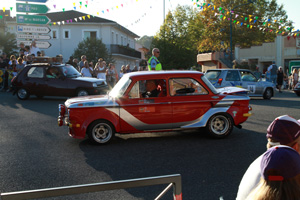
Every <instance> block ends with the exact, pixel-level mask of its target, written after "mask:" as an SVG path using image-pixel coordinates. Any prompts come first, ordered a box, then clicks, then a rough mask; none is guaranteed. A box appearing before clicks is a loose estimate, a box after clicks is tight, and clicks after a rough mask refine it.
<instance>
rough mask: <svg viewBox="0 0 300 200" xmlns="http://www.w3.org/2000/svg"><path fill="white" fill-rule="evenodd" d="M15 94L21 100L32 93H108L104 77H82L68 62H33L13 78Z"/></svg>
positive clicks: (83, 94)
mask: <svg viewBox="0 0 300 200" xmlns="http://www.w3.org/2000/svg"><path fill="white" fill-rule="evenodd" d="M12 90H13V94H17V97H18V98H19V99H21V100H25V99H28V98H29V96H30V95H36V96H37V97H38V98H42V97H43V96H66V97H74V96H87V95H97V94H105V93H107V90H108V87H107V83H106V81H105V80H103V79H96V78H88V77H82V75H81V74H80V73H79V72H78V71H77V70H76V69H75V68H74V67H73V66H71V65H68V64H49V63H33V64H29V65H26V66H25V67H24V69H22V71H21V72H20V73H19V74H18V75H17V76H16V77H15V78H14V79H13V80H12Z"/></svg>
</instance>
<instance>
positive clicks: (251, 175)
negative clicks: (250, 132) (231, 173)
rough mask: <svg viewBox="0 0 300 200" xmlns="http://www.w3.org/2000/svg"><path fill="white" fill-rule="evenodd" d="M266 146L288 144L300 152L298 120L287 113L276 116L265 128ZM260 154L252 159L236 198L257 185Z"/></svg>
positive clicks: (239, 197) (242, 197) (242, 198)
mask: <svg viewBox="0 0 300 200" xmlns="http://www.w3.org/2000/svg"><path fill="white" fill-rule="evenodd" d="M267 139H268V143H267V148H268V149H269V148H271V147H273V146H278V145H286V146H290V147H292V148H293V149H295V150H296V151H298V153H299V154H300V120H298V121H297V120H296V119H294V118H292V117H290V116H288V115H282V116H279V117H277V118H276V119H275V120H274V121H273V122H272V123H271V124H270V125H269V127H268V129H267ZM262 156H263V155H261V156H259V157H258V158H257V159H256V160H254V161H253V162H252V163H251V165H250V166H249V168H248V169H247V171H246V173H245V174H244V176H243V178H242V180H241V183H240V185H239V189H238V193H237V197H236V200H244V199H246V197H247V196H248V195H249V193H250V192H251V191H252V189H253V188H255V187H256V186H257V184H258V183H259V180H260V178H261V175H260V163H261V160H262Z"/></svg>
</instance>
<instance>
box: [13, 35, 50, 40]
mask: <svg viewBox="0 0 300 200" xmlns="http://www.w3.org/2000/svg"><path fill="white" fill-rule="evenodd" d="M17 38H18V39H30V40H50V39H51V36H50V35H25V34H17Z"/></svg>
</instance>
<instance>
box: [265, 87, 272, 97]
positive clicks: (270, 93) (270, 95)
mask: <svg viewBox="0 0 300 200" xmlns="http://www.w3.org/2000/svg"><path fill="white" fill-rule="evenodd" d="M272 94H273V92H272V89H271V88H267V89H266V91H265V92H264V95H263V98H264V99H271V97H272Z"/></svg>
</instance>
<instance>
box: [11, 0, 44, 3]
mask: <svg viewBox="0 0 300 200" xmlns="http://www.w3.org/2000/svg"><path fill="white" fill-rule="evenodd" d="M17 1H28V2H35V3H46V2H47V1H48V0H17Z"/></svg>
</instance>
